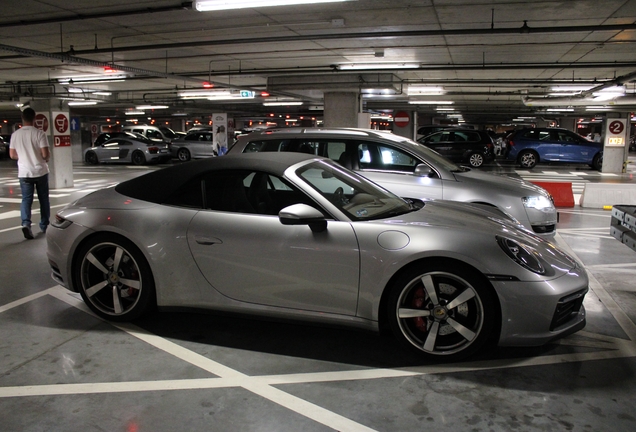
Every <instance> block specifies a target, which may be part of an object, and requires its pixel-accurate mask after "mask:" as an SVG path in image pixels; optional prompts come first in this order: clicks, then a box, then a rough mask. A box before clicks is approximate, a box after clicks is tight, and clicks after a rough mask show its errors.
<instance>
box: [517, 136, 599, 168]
mask: <svg viewBox="0 0 636 432" xmlns="http://www.w3.org/2000/svg"><path fill="white" fill-rule="evenodd" d="M508 148H509V152H508V154H507V156H506V159H508V160H514V161H516V162H517V163H518V164H519V165H521V167H522V168H527V169H531V168H534V166H535V165H536V164H537V163H539V162H563V163H584V164H588V165H590V166H591V167H592V168H594V169H596V170H599V171H600V169H601V166H602V164H603V143H600V142H594V141H589V140H587V139H586V138H583V137H582V136H580V135H577V134H575V133H574V132H571V131H569V130H567V129H558V128H532V129H519V130H517V131H515V132H513V133H512V134H511V135H510V136H509V137H508Z"/></svg>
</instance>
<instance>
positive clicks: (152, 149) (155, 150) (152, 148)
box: [148, 147, 159, 154]
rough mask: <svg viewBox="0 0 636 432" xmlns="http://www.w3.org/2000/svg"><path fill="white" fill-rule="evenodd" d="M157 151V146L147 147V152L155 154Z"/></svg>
mask: <svg viewBox="0 0 636 432" xmlns="http://www.w3.org/2000/svg"><path fill="white" fill-rule="evenodd" d="M158 151H159V147H148V153H150V154H155V153H157V152H158Z"/></svg>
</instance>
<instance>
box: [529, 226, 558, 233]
mask: <svg viewBox="0 0 636 432" xmlns="http://www.w3.org/2000/svg"><path fill="white" fill-rule="evenodd" d="M554 228H555V225H532V231H534V232H536V233H537V234H545V233H551V232H552V231H554Z"/></svg>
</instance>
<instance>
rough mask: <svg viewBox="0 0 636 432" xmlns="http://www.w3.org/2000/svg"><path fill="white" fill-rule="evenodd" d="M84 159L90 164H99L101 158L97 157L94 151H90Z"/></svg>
mask: <svg viewBox="0 0 636 432" xmlns="http://www.w3.org/2000/svg"><path fill="white" fill-rule="evenodd" d="M84 159H85V160H86V163H87V164H89V165H97V164H98V163H99V159H98V158H97V155H96V154H95V152H94V151H89V152H88V153H86V156H85V158H84Z"/></svg>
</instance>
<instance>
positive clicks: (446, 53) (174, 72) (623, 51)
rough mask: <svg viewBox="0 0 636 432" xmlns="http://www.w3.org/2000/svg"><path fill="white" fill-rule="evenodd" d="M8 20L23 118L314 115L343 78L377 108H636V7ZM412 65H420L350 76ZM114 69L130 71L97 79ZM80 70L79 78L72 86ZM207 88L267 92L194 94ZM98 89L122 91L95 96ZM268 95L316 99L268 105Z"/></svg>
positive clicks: (315, 8) (371, 4) (27, 2)
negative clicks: (610, 91) (596, 92)
mask: <svg viewBox="0 0 636 432" xmlns="http://www.w3.org/2000/svg"><path fill="white" fill-rule="evenodd" d="M2 15H3V20H2V22H1V23H0V41H1V42H0V114H1V115H3V116H5V117H7V116H11V115H15V116H17V114H18V111H17V109H16V108H15V103H16V102H17V101H20V100H22V101H25V100H29V99H33V98H35V99H37V98H49V97H56V98H76V99H77V98H90V99H92V100H99V101H100V102H99V104H98V105H96V106H93V107H88V108H87V107H72V108H71V110H72V112H76V113H79V115H88V116H109V117H112V116H115V117H117V116H119V117H124V112H125V111H126V110H127V109H131V108H134V107H135V106H138V105H146V104H155V105H156V104H161V105H168V106H169V107H170V108H168V109H162V110H156V114H158V113H159V111H161V113H163V114H164V115H166V116H169V115H171V114H175V113H177V114H179V113H183V114H188V115H190V116H196V115H206V114H209V113H212V112H229V113H232V114H233V115H235V116H246V117H248V116H258V115H264V114H267V113H269V112H275V111H276V112H287V113H292V114H294V113H295V114H312V113H316V112H318V113H319V112H320V111H316V109H319V108H320V106H321V105H322V97H323V91H327V90H332V89H337V88H343V86H344V87H347V88H352V89H356V88H358V89H361V90H363V91H365V92H375V93H376V94H374V95H367V96H365V97H364V98H363V100H364V107H365V109H366V110H370V111H374V112H384V111H389V112H390V111H392V110H402V109H407V110H417V111H419V112H421V113H423V114H430V115H431V116H436V117H440V116H443V115H442V114H438V111H437V105H410V104H409V103H408V102H409V100H415V99H419V100H426V99H428V100H445V101H452V102H454V103H453V104H452V107H453V108H454V109H455V110H456V112H460V113H461V114H462V115H463V116H464V119H465V120H466V121H467V122H469V123H501V122H508V121H511V120H512V119H513V118H515V117H519V116H543V117H545V116H555V115H560V114H558V113H557V114H555V113H554V112H552V111H547V110H548V108H550V109H555V108H567V107H569V108H570V109H573V110H574V111H573V112H572V113H570V115H577V116H581V115H590V114H593V113H594V112H593V111H586V106H587V105H590V104H592V103H590V102H589V100H588V99H590V98H592V95H591V93H590V94H588V93H583V94H576V95H564V96H550V94H551V93H553V90H552V87H553V86H555V85H566V84H583V85H587V86H588V88H589V87H596V88H601V87H609V86H611V85H614V84H621V85H624V87H625V89H626V91H627V94H626V96H624V97H622V98H619V99H616V100H614V101H610V102H601V101H598V102H595V103H593V104H592V105H594V106H599V107H600V106H609V107H610V108H609V109H615V110H621V111H632V110H636V94H632V93H631V92H633V91H634V89H636V84H635V83H634V82H633V80H636V0H591V1H588V0H570V1H552V0H544V1H542V0H536V1H532V2H528V1H526V0H494V1H480V0H474V1H468V0H420V1H412V0H357V1H348V2H343V3H332V4H317V5H311V4H307V5H297V6H288V7H267V8H259V9H240V10H229V11H218V12H198V11H196V10H195V9H194V8H193V5H192V3H191V2H181V1H173V0H160V1H156V0H139V1H136V2H134V1H130V0H126V1H120V0H92V1H90V2H87V1H84V0H46V1H40V0H21V1H19V2H16V1H11V2H2ZM396 62H398V63H414V64H415V65H416V66H417V68H415V69H408V70H404V69H394V70H392V69H380V68H378V67H377V66H369V67H368V68H366V69H365V70H358V71H345V70H342V69H341V67H342V65H348V64H361V63H373V64H377V65H381V64H382V63H396ZM106 66H110V67H111V68H112V69H114V72H112V73H110V74H111V75H113V74H115V75H125V80H123V81H118V82H97V83H96V82H89V83H83V82H81V81H82V79H83V78H82V77H86V76H95V75H99V74H104V68H105V67H106ZM68 77H75V80H74V81H73V82H72V83H65V82H60V81H59V79H60V78H68ZM204 81H209V82H212V83H213V84H214V86H215V88H216V89H222V88H229V89H233V90H234V91H235V92H236V91H240V90H250V91H254V92H255V95H256V97H255V98H253V99H250V98H238V99H236V100H233V101H209V100H206V99H203V100H198V99H183V98H182V97H180V96H179V93H181V92H183V91H184V90H199V89H202V88H203V83H204ZM343 83H345V84H343ZM415 84H425V85H430V86H436V87H442V88H443V94H440V95H437V96H432V95H431V96H424V95H420V96H415V95H412V94H411V95H409V90H408V89H409V88H412V87H411V86H413V85H415ZM73 88H79V89H81V91H82V93H70V92H69V90H70V89H73ZM379 89H384V93H386V92H387V90H388V89H391V91H390V92H391V93H392V94H391V95H379V94H377V93H379V92H380V91H379ZM97 90H101V91H108V92H110V93H112V94H111V95H94V94H92V93H93V92H94V91H97ZM262 91H268V92H269V93H270V94H271V95H270V96H269V98H268V99H270V100H272V99H294V100H301V101H303V105H300V106H293V107H291V106H285V107H279V108H270V107H264V106H263V105H262V103H263V101H264V99H265V98H263V97H261V96H260V94H261V92H262ZM411 93H412V91H411ZM555 97H558V98H559V99H557V100H554V98H555ZM524 98H526V99H527V100H526V102H525V103H524ZM544 98H549V99H550V100H549V101H546V100H544ZM583 99H586V100H585V101H584V100H583ZM528 100H529V101H528ZM608 104H610V105H608ZM274 110H275V111H274ZM597 111H598V112H603V111H604V110H603V109H600V108H597Z"/></svg>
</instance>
